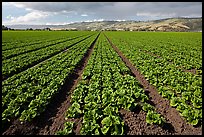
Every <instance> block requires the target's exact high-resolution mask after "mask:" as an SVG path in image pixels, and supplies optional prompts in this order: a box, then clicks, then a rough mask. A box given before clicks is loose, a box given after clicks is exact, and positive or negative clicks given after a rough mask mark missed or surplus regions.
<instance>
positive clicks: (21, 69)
mask: <svg viewBox="0 0 204 137" xmlns="http://www.w3.org/2000/svg"><path fill="white" fill-rule="evenodd" d="M93 35H94V34H93ZM93 35H89V36H87V37H85V38H84V39H82V40H80V41H77V42H75V43H73V44H71V45H69V46H68V47H67V48H65V49H62V50H60V51H58V52H55V53H53V54H51V55H49V56H47V57H44V58H41V59H40V60H38V61H35V62H33V63H32V64H30V65H28V66H24V67H23V68H19V70H17V72H15V73H11V74H10V75H8V76H5V75H2V81H4V80H6V79H8V78H9V77H12V76H13V75H15V74H18V73H21V72H23V71H26V70H27V69H29V68H32V67H35V66H37V65H38V64H40V63H43V62H45V61H47V60H48V59H50V58H51V57H53V56H55V55H57V54H60V53H62V52H66V51H67V50H68V49H69V48H71V47H72V46H74V45H76V44H78V43H80V42H82V41H84V40H86V39H88V38H89V37H91V36H93ZM66 41H69V40H66ZM66 41H64V42H66ZM59 43H63V42H58V44H59ZM54 45H56V44H54Z"/></svg>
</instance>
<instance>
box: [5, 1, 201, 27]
mask: <svg viewBox="0 0 204 137" xmlns="http://www.w3.org/2000/svg"><path fill="white" fill-rule="evenodd" d="M169 17H202V3H201V2H2V24H4V25H11V24H41V25H45V24H47V25H51V24H67V23H72V22H80V21H100V20H141V21H146V20H154V19H162V18H169Z"/></svg>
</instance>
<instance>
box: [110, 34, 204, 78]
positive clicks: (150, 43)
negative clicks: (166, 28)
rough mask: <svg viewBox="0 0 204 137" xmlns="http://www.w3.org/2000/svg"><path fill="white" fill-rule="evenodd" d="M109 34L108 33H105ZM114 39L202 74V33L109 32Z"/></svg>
mask: <svg viewBox="0 0 204 137" xmlns="http://www.w3.org/2000/svg"><path fill="white" fill-rule="evenodd" d="M107 34H109V33H107ZM111 34H112V35H114V38H115V39H118V40H119V41H120V42H121V43H123V44H124V45H126V46H128V44H129V43H126V41H131V44H132V45H135V46H137V48H138V49H140V50H141V52H150V53H152V54H154V55H157V56H160V57H161V58H163V59H164V60H166V61H167V62H172V63H173V64H174V65H176V66H178V67H183V68H184V69H186V70H191V69H196V70H198V71H197V74H198V75H199V74H200V75H201V74H202V46H201V45H202V34H201V33H181V32H180V33H175V32H174V33H172V32H170V33H164V32H157V33H154V32H147V33H146V32H145V33H143V32H139V33H138V32H131V33H130V32H122V33H120V32H111Z"/></svg>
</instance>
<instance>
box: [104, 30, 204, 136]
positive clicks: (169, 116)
mask: <svg viewBox="0 0 204 137" xmlns="http://www.w3.org/2000/svg"><path fill="white" fill-rule="evenodd" d="M104 35H105V34H104ZM105 37H106V38H107V40H108V41H109V43H110V45H111V46H112V47H113V49H114V50H115V51H116V52H117V53H118V55H119V56H120V57H121V59H122V60H123V61H124V62H125V64H126V65H127V66H128V67H129V68H130V70H131V71H132V73H133V74H134V75H135V77H136V79H137V80H138V81H139V82H140V84H141V85H143V87H144V89H145V90H146V92H148V93H149V97H150V101H151V102H153V103H154V105H155V108H156V110H157V112H159V113H160V114H162V115H163V116H164V117H165V119H166V120H167V122H169V124H171V125H172V126H173V127H169V128H173V129H172V131H173V130H174V131H175V134H178V135H186V134H188V135H197V134H198V135H201V134H202V128H201V127H197V128H196V127H193V126H192V125H190V124H188V123H187V122H186V121H185V120H184V119H183V117H181V116H180V114H179V112H178V111H177V110H176V109H175V108H172V107H171V106H170V103H169V100H167V99H164V98H163V97H162V96H161V95H160V94H159V93H158V91H157V90H156V88H155V87H154V86H153V85H150V83H149V82H148V81H147V80H146V79H145V77H144V76H143V75H142V74H141V73H140V72H139V71H138V70H137V69H136V67H135V66H133V65H132V63H131V62H130V61H129V60H128V59H127V58H126V57H125V56H124V55H123V53H122V52H121V51H120V50H119V49H118V48H117V47H116V46H115V45H114V44H113V43H112V42H111V40H110V39H109V38H108V37H107V36H106V35H105Z"/></svg>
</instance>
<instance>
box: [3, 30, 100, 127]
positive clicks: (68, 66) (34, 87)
mask: <svg viewBox="0 0 204 137" xmlns="http://www.w3.org/2000/svg"><path fill="white" fill-rule="evenodd" d="M96 36H97V33H95V34H94V35H92V36H90V37H88V38H86V39H85V40H83V41H81V42H79V43H77V44H75V45H74V46H72V47H70V48H69V49H68V50H67V51H65V52H61V53H59V54H57V55H55V56H53V57H51V58H49V59H48V60H46V61H45V62H42V63H40V64H38V65H36V66H34V67H32V68H29V69H27V70H26V71H23V72H21V73H18V74H16V75H14V76H12V77H9V78H8V79H6V80H4V81H3V82H2V123H3V124H2V126H3V127H4V126H5V124H7V123H9V122H10V121H12V120H13V119H17V118H19V119H20V121H22V122H23V121H31V120H32V119H33V118H35V117H36V116H38V115H40V114H41V113H42V112H43V111H44V110H45V108H46V106H47V105H48V104H49V102H50V100H51V99H52V98H53V96H54V95H55V94H56V93H58V92H59V91H60V89H61V87H62V85H64V83H65V80H66V78H67V77H68V76H69V75H70V74H72V73H73V72H74V69H75V68H76V66H77V65H78V63H79V62H80V60H81V59H82V58H83V56H84V54H85V53H86V51H87V50H88V49H89V47H90V46H91V44H92V43H93V41H94V40H95V39H96ZM64 44H65V45H66V46H68V45H69V43H64ZM60 46H62V45H60V44H59V47H60ZM56 47H58V45H56ZM47 52H51V51H47ZM44 54H46V52H45V51H44ZM36 57H37V56H36Z"/></svg>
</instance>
